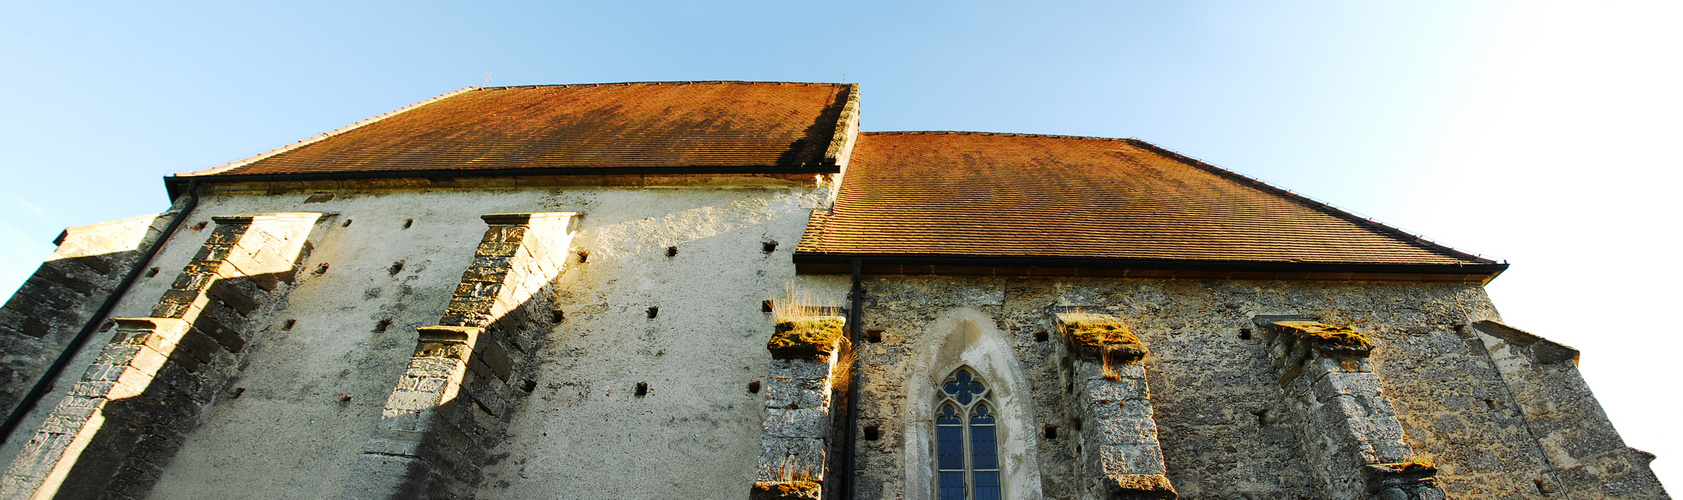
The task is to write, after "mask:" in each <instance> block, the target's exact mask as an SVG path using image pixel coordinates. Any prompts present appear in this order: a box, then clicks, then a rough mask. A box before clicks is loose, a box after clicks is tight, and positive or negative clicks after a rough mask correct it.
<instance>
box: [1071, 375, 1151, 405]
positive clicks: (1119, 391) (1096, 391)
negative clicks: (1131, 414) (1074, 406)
mask: <svg viewBox="0 0 1683 500" xmlns="http://www.w3.org/2000/svg"><path fill="white" fill-rule="evenodd" d="M1082 397H1083V398H1084V399H1086V400H1087V401H1088V402H1090V403H1105V402H1108V401H1127V400H1143V399H1150V398H1151V391H1150V390H1149V389H1148V388H1147V386H1146V384H1145V380H1143V379H1129V378H1124V379H1122V380H1117V381H1111V380H1107V379H1099V380H1088V381H1087V383H1086V391H1085V392H1084V393H1083V394H1082Z"/></svg>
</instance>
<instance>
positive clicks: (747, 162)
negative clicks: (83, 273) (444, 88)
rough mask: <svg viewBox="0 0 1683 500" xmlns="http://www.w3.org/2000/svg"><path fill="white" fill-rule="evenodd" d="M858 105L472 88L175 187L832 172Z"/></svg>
mask: <svg viewBox="0 0 1683 500" xmlns="http://www.w3.org/2000/svg"><path fill="white" fill-rule="evenodd" d="M850 99H853V100H856V99H857V85H847V84H831V83H784V82H645V83H613V84H589V85H543V86H527V87H492V88H470V89H466V90H463V91H458V92H455V93H451V94H446V95H444V96H440V97H438V98H435V99H432V100H429V101H426V102H422V103H420V104H417V105H414V106H410V107H408V108H405V109H403V110H399V111H396V112H393V113H388V114H387V115H382V116H381V117H376V118H374V119H371V120H367V121H365V122H362V123H358V124H355V125H352V126H349V127H346V128H343V129H340V130H337V131H334V132H330V133H327V134H323V135H321V136H318V137H316V138H312V139H310V140H306V141H302V142H300V143H297V144H294V145H291V146H287V147H284V148H281V149H277V150H275V151H272V152H269V153H266V154H264V155H259V156H257V157H253V158H250V159H247V160H242V161H239V162H234V163H230V164H228V165H224V166H222V167H218V168H214V169H210V170H204V171H199V172H190V173H184V174H178V175H177V176H176V177H177V178H181V177H202V178H203V177H208V178H212V179H210V180H227V179H226V178H229V177H240V176H244V177H251V178H256V177H260V176H271V177H272V176H292V177H323V176H328V177H331V176H335V175H339V176H363V177H367V176H374V177H404V176H411V175H438V174H440V173H461V174H466V175H487V174H496V175H539V174H557V173H559V174H566V173H591V174H607V173H650V172H656V173H716V172H720V171H728V172H759V171H790V170H802V171H806V170H810V171H815V172H825V171H828V172H834V171H836V170H837V167H836V151H835V149H836V148H832V147H831V143H832V137H833V136H835V133H836V131H837V128H838V123H842V122H840V120H841V119H843V111H844V109H845V108H847V105H848V103H849V100H850ZM853 106H854V108H857V104H854V105H853Z"/></svg>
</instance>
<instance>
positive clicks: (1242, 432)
mask: <svg viewBox="0 0 1683 500" xmlns="http://www.w3.org/2000/svg"><path fill="white" fill-rule="evenodd" d="M866 289H867V294H866V296H865V304H864V307H863V308H862V314H863V315H862V317H861V320H860V321H861V326H862V327H863V328H864V329H866V331H876V332H880V333H879V334H878V335H880V337H881V338H882V341H881V343H876V344H862V345H861V346H860V347H859V349H858V356H859V370H860V371H861V373H862V377H861V380H860V384H861V385H860V388H859V390H861V395H862V397H863V398H864V400H863V403H862V405H861V409H862V413H861V415H860V422H861V425H862V426H863V425H871V426H877V427H878V428H879V429H881V435H880V437H879V438H878V440H877V441H875V442H861V446H860V464H861V470H860V473H859V481H860V486H859V492H860V495H859V498H870V499H875V498H896V499H897V498H928V495H929V494H930V493H929V492H930V491H931V487H930V486H929V485H928V484H925V483H920V482H919V481H920V478H921V480H924V481H927V479H926V478H927V477H928V473H927V472H920V470H927V469H928V468H929V467H930V465H929V464H928V463H927V460H918V459H916V457H917V456H918V455H919V454H920V453H926V452H920V451H919V450H917V449H916V448H917V446H918V443H917V442H916V435H917V434H918V433H920V432H927V431H923V430H922V429H923V428H924V427H926V426H928V425H930V424H929V421H928V416H927V415H925V414H920V413H918V412H917V405H918V404H919V403H918V401H916V399H917V398H920V397H923V396H921V395H920V394H928V390H923V391H921V392H920V391H919V390H918V389H917V388H915V387H909V385H916V384H919V383H924V382H922V381H925V380H928V377H927V376H926V373H928V372H929V371H931V370H933V369H935V368H933V367H932V364H934V363H935V362H934V361H932V360H931V359H932V358H931V357H928V356H925V355H924V354H922V353H924V352H927V351H931V350H938V349H939V348H934V347H931V346H934V345H938V344H940V343H943V342H948V341H949V340H947V339H948V338H949V337H951V336H952V334H951V333H950V331H951V327H950V326H949V325H948V323H950V321H948V320H946V319H944V318H946V317H948V316H950V315H952V314H954V311H970V312H967V313H964V314H969V315H972V316H979V317H982V318H985V319H986V321H987V322H988V324H987V325H985V326H986V327H988V328H991V329H994V330H997V331H998V332H1001V333H1002V334H1003V335H1004V336H1005V337H1006V342H1007V343H1008V344H1009V350H1010V352H1011V354H1013V355H1014V356H1015V358H1016V360H1017V362H1018V363H1020V366H1018V367H1016V370H1017V371H1019V372H1020V373H1021V374H1022V378H1023V379H1024V381H1025V382H1026V387H1022V388H1020V390H1023V391H1025V392H1027V393H1029V397H1028V398H1027V400H1029V401H1032V402H1033V404H1032V405H1030V406H1028V407H1027V411H1026V412H1025V413H1023V414H1021V415H1018V416H1016V418H1020V419H1023V420H1025V421H1026V425H1025V427H1029V428H1033V429H1035V430H1036V431H1037V432H1034V433H1031V434H1028V435H1024V436H1021V437H1020V439H1021V440H1022V441H1023V443H1024V444H1025V445H1026V446H1027V448H1028V449H1030V450H1033V451H1034V452H1035V453H1034V454H1033V455H1034V456H1033V457H1028V456H1027V455H1028V454H1025V455H1024V456H1025V457H1026V458H1032V459H1031V460H1022V461H1019V462H1017V463H1022V464H1029V465H1030V466H1032V467H1035V468H1037V469H1038V470H1037V471H1036V472H1037V476H1038V477H1037V481H1038V483H1039V484H1038V485H1037V487H1039V488H1040V489H1041V491H1043V494H1044V495H1045V496H1046V497H1050V498H1090V497H1091V496H1090V494H1089V493H1086V492H1085V490H1084V487H1083V486H1082V485H1083V484H1086V483H1085V482H1084V481H1090V480H1091V478H1090V474H1087V473H1085V472H1083V466H1082V465H1081V461H1080V457H1082V456H1083V452H1085V451H1087V450H1085V449H1084V448H1085V447H1089V446H1093V444H1092V441H1091V440H1089V439H1087V438H1085V437H1083V436H1084V435H1086V433H1090V432H1095V431H1096V429H1095V427H1094V426H1092V425H1091V422H1090V421H1087V422H1083V421H1082V419H1083V417H1084V415H1083V414H1081V413H1080V412H1078V411H1075V408H1077V405H1072V404H1070V403H1069V402H1070V401H1072V400H1075V399H1077V398H1075V397H1074V396H1073V391H1075V390H1076V389H1077V385H1076V384H1077V383H1080V382H1082V379H1081V377H1080V376H1074V375H1075V374H1076V373H1077V372H1078V370H1075V367H1076V366H1077V365H1078V363H1077V362H1076V361H1075V360H1072V359H1071V358H1072V354H1071V351H1070V348H1069V347H1068V346H1067V345H1064V342H1063V341H1061V340H1060V337H1059V336H1058V335H1057V334H1056V330H1055V329H1054V328H1055V323H1054V321H1053V319H1052V316H1053V315H1052V314H1051V312H1052V310H1051V309H1049V307H1053V306H1084V307H1085V308H1088V309H1093V308H1096V309H1098V311H1097V312H1103V313H1105V314H1110V315H1114V316H1116V317H1119V318H1121V319H1123V320H1124V321H1126V323H1127V325H1128V326H1129V327H1130V328H1131V329H1132V332H1133V334H1135V335H1137V336H1138V338H1139V339H1140V341H1141V342H1142V343H1143V344H1144V345H1145V346H1148V347H1149V349H1150V353H1151V354H1150V356H1147V357H1145V358H1144V359H1143V361H1142V365H1143V367H1144V373H1145V375H1146V376H1147V377H1148V378H1149V380H1150V391H1149V393H1150V402H1151V405H1152V407H1153V409H1154V410H1155V424H1156V428H1157V435H1158V439H1159V441H1160V443H1161V447H1162V454H1163V460H1164V465H1165V468H1166V469H1167V477H1168V479H1169V480H1170V482H1171V483H1172V484H1173V487H1174V488H1175V489H1176V490H1178V491H1179V493H1180V495H1181V496H1183V497H1186V498H1256V499H1261V498H1323V497H1324V496H1323V491H1322V490H1323V489H1324V488H1327V487H1328V485H1327V484H1326V482H1325V479H1323V478H1322V476H1321V475H1320V474H1317V473H1316V472H1315V470H1314V468H1313V467H1312V461H1306V460H1305V459H1304V454H1305V453H1308V452H1311V451H1312V450H1314V449H1316V447H1312V446H1310V445H1309V443H1305V442H1304V438H1303V437H1302V436H1304V435H1305V434H1304V432H1302V430H1303V428H1304V426H1305V425H1307V423H1308V422H1309V421H1310V420H1308V419H1307V416H1306V415H1304V414H1302V413H1301V410H1299V409H1294V404H1293V403H1291V401H1292V398H1294V397H1301V396H1294V395H1293V394H1292V393H1291V392H1290V391H1288V390H1286V389H1285V388H1284V387H1283V384H1282V380H1281V379H1282V376H1281V375H1282V373H1281V372H1280V371H1279V370H1278V369H1277V368H1276V366H1275V364H1274V361H1273V360H1272V359H1271V357H1270V347H1269V346H1270V344H1269V340H1268V339H1269V337H1268V336H1267V335H1265V334H1264V332H1262V331H1260V329H1259V327H1258V326H1256V323H1255V318H1256V317H1258V316H1269V315H1297V316H1303V317H1312V318H1315V319H1316V320H1317V321H1320V322H1324V323H1327V324H1331V325H1339V326H1345V327H1350V328H1353V329H1354V330H1355V331H1358V332H1360V333H1361V334H1363V335H1365V336H1367V338H1369V339H1371V341H1372V343H1373V345H1374V350H1373V354H1372V355H1371V357H1370V358H1369V359H1368V362H1369V363H1371V372H1370V373H1371V374H1372V375H1373V376H1374V377H1375V379H1376V380H1377V381H1378V383H1379V386H1380V388H1382V391H1383V394H1384V397H1385V398H1387V399H1388V401H1389V402H1390V405H1391V406H1392V407H1393V411H1394V414H1395V421H1396V422H1397V425H1398V426H1400V430H1401V431H1402V434H1403V436H1404V437H1403V438H1402V439H1403V443H1404V444H1405V445H1406V446H1408V447H1409V450H1410V452H1409V453H1412V454H1414V455H1415V456H1414V457H1411V458H1418V459H1421V460H1425V461H1430V462H1435V464H1436V467H1437V469H1438V473H1437V476H1436V484H1438V485H1440V486H1441V488H1442V490H1443V491H1444V492H1445V493H1447V495H1448V497H1450V498H1459V499H1468V498H1521V497H1525V498H1529V497H1534V496H1538V495H1541V494H1542V492H1541V490H1540V488H1544V487H1545V486H1542V485H1545V484H1547V483H1549V481H1551V480H1552V479H1551V477H1553V474H1552V473H1551V472H1550V470H1551V469H1550V466H1549V465H1548V463H1549V462H1548V460H1549V459H1548V458H1547V457H1546V456H1545V452H1544V450H1543V448H1544V446H1540V445H1539V441H1538V440H1537V439H1534V438H1531V437H1530V436H1529V435H1528V430H1527V424H1526V423H1525V422H1523V421H1522V420H1521V419H1520V418H1518V417H1516V409H1518V408H1519V405H1521V404H1524V403H1523V401H1516V400H1515V399H1514V397H1513V396H1512V395H1510V394H1509V393H1508V392H1507V389H1506V384H1505V383H1504V381H1503V377H1502V373H1501V372H1499V371H1498V370H1497V368H1496V362H1495V361H1493V360H1492V357H1491V356H1490V354H1488V352H1489V351H1487V350H1485V349H1484V348H1482V347H1481V346H1476V345H1475V343H1473V342H1469V338H1468V337H1467V336H1466V335H1465V334H1464V333H1458V332H1460V331H1464V330H1465V329H1466V328H1467V325H1469V324H1474V323H1475V322H1478V321H1485V320H1495V319H1496V318H1497V316H1496V312H1495V310H1494V308H1492V307H1491V305H1490V302H1489V300H1488V298H1486V296H1485V295H1484V293H1483V291H1482V289H1480V288H1479V287H1477V286H1468V285H1430V284H1406V283H1374V284H1336V283H1311V282H1223V283H1215V282H1191V281H1174V282H1160V281H1122V280H1098V279H1050V278H984V277H977V278H964V277H876V278H868V279H867V280H866ZM1458 329H1460V330H1458ZM1048 332H1051V334H1048ZM1475 347H1476V348H1475ZM1076 357H1078V356H1076ZM937 358H938V357H937ZM908 381H909V382H908ZM1286 382H1288V384H1285V385H1289V382H1290V381H1289V380H1288V381H1286ZM1556 385H1558V384H1556ZM1567 386H1569V384H1568V385H1567ZM1004 411H1005V410H1003V409H1002V410H1001V412H1002V413H1003V412H1004ZM1002 417H1003V418H1011V417H1012V416H1010V415H1002ZM1086 418H1089V419H1090V418H1091V417H1086ZM1054 428H1055V432H1048V431H1047V429H1054ZM1609 429H1610V427H1609ZM1054 435H1055V436H1056V437H1049V436H1054ZM1546 442H1547V441H1546V440H1545V443H1546ZM1615 451H1616V450H1615ZM1604 453H1608V452H1604ZM1614 469H1616V470H1614ZM1638 469H1639V472H1640V474H1642V475H1645V476H1643V477H1650V478H1651V477H1652V475H1651V473H1649V472H1648V471H1647V469H1646V467H1645V466H1642V467H1638V466H1637V464H1635V463H1634V462H1632V464H1631V465H1630V466H1627V467H1623V468H1595V467H1584V468H1582V470H1583V472H1582V473H1584V474H1592V475H1593V474H1601V475H1599V476H1595V477H1596V478H1597V479H1599V480H1603V481H1607V480H1615V479H1619V478H1620V477H1623V476H1618V475H1617V474H1620V473H1632V474H1635V472H1632V471H1638ZM1084 476H1086V477H1084ZM1633 477H1634V476H1633ZM907 478H910V479H907ZM1643 484H1644V485H1646V484H1649V483H1643ZM1652 484H1655V485H1657V483H1652ZM1639 491H1642V492H1644V494H1648V495H1653V494H1655V492H1656V491H1657V490H1656V489H1653V488H1648V489H1641V490H1639ZM1428 496H1429V495H1428Z"/></svg>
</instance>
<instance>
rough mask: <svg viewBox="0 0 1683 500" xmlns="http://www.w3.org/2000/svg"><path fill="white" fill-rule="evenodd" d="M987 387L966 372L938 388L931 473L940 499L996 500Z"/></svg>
mask: <svg viewBox="0 0 1683 500" xmlns="http://www.w3.org/2000/svg"><path fill="white" fill-rule="evenodd" d="M988 389H989V387H988V384H987V383H986V382H984V381H983V380H982V378H981V377H979V376H977V375H976V373H975V372H974V371H972V370H971V369H970V367H967V366H966V367H960V368H959V369H957V370H954V371H953V373H952V374H951V375H948V376H947V380H946V381H945V382H943V383H942V384H941V393H940V398H941V400H940V402H939V404H938V405H937V408H939V410H937V411H936V413H935V462H936V463H935V471H936V474H937V475H938V476H940V478H939V479H938V481H939V486H937V489H936V498H939V499H940V500H999V497H1000V485H999V477H1000V474H999V444H998V443H997V441H998V439H997V436H998V433H996V432H995V431H994V429H995V427H994V422H995V415H994V407H993V401H992V399H993V398H992V397H991V396H992V393H991V391H989V390H988Z"/></svg>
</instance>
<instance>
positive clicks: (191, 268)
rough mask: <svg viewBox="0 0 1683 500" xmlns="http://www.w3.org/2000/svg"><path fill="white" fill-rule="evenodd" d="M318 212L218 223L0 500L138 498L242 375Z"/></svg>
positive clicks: (13, 471) (131, 322)
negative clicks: (264, 312) (253, 334)
mask: <svg viewBox="0 0 1683 500" xmlns="http://www.w3.org/2000/svg"><path fill="white" fill-rule="evenodd" d="M320 219H321V214H318V213H273V214H262V215H238V216H230V217H215V218H213V220H215V221H216V224H217V225H216V228H215V229H214V230H212V231H211V234H210V237H209V239H208V240H207V241H206V242H205V243H204V246H203V247H202V248H201V249H200V250H199V252H198V254H197V256H195V257H194V258H193V260H192V261H191V262H190V263H188V264H187V266H186V267H185V268H184V269H183V270H182V271H181V274H180V275H179V276H177V278H176V280H175V282H174V284H173V285H172V286H171V289H170V290H169V291H167V292H165V293H164V296H163V297H162V298H161V299H160V300H159V301H158V303H157V306H156V307H154V308H153V310H152V314H151V316H150V317H145V318H122V319H117V320H116V323H117V336H116V338H115V339H114V340H113V342H112V343H111V344H109V345H107V346H105V348H104V349H103V350H102V351H101V352H100V353H99V357H98V358H97V359H96V360H95V361H94V362H93V364H92V365H90V366H89V367H88V369H87V371H86V372H85V373H84V374H83V375H82V378H81V381H80V382H77V383H76V385H75V387H73V388H72V389H71V390H70V394H69V395H67V396H65V397H64V399H63V400H62V401H60V402H58V405H57V406H56V407H54V408H53V410H52V413H50V414H49V415H48V417H47V419H46V421H45V422H44V423H43V424H42V425H41V427H40V428H39V429H38V430H37V431H36V432H35V435H34V436H33V437H32V438H31V439H30V441H29V442H28V443H27V444H26V445H24V448H23V450H22V451H21V452H20V453H19V454H18V456H17V458H16V459H14V460H13V462H12V464H11V466H10V467H9V468H8V469H7V470H6V473H5V476H4V477H3V478H0V496H3V497H5V498H55V497H60V498H141V497H144V496H145V495H146V493H147V492H148V491H149V490H150V488H151V486H152V484H154V483H155V482H156V480H157V477H158V474H159V473H160V472H161V471H162V469H163V465H164V464H166V463H168V461H169V459H170V458H171V457H172V456H173V454H174V451H175V450H176V449H178V448H179V447H180V446H181V443H182V440H183V438H184V437H185V435H186V433H187V432H188V431H190V430H191V429H192V428H193V427H194V426H195V425H196V424H197V422H198V418H199V413H200V411H201V409H203V408H204V407H205V406H206V405H208V404H210V403H211V401H212V399H213V398H214V397H215V396H216V394H217V393H218V392H219V391H220V390H221V388H222V386H223V385H224V384H226V383H227V380H229V379H230V378H231V377H232V376H233V375H234V372H235V371H237V370H238V365H239V357H240V353H241V351H242V349H243V347H244V345H245V339H246V337H247V335H249V334H250V331H249V330H250V328H248V327H247V324H246V323H247V322H246V321H245V318H246V316H248V315H250V314H251V313H252V312H253V311H255V310H257V309H259V308H262V307H264V305H266V304H267V303H269V302H270V301H271V300H272V299H273V297H270V292H273V291H275V290H276V289H277V288H278V287H279V286H280V284H281V283H282V282H290V281H291V279H292V277H293V276H294V274H295V273H296V267H297V265H298V264H299V263H300V262H301V261H302V260H303V253H304V252H305V250H306V249H307V245H306V241H307V239H308V238H309V237H310V235H311V232H312V229H313V226H314V225H315V223H316V222H317V221H318V220H320Z"/></svg>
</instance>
